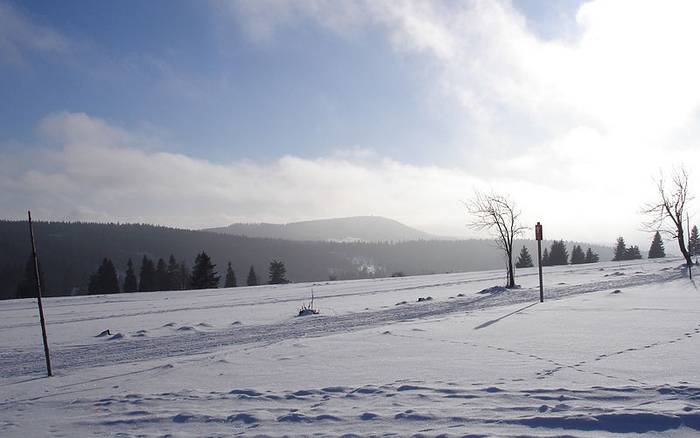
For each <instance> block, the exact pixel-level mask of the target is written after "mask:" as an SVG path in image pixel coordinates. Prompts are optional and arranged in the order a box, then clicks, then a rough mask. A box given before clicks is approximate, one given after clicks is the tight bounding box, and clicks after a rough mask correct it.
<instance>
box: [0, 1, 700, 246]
mask: <svg viewBox="0 0 700 438" xmlns="http://www.w3.org/2000/svg"><path fill="white" fill-rule="evenodd" d="M698 21H700V5H699V4H698V3H697V2H694V1H692V0H689V1H679V2H677V3H674V4H673V6H668V4H666V3H665V2H663V1H660V0H640V1H638V2H625V1H620V0H608V1H606V0H590V1H585V2H584V1H568V0H563V1H556V2H550V1H538V0H514V1H508V0H492V1H491V0H490V1H486V0H471V1H432V2H422V1H398V0H397V1H383V0H373V1H368V0H355V1H329V0H298V1H293V2H292V1H289V2H282V1H274V0H258V1H253V0H247V1H232V2H204V1H197V2H195V1H148V2H141V1H138V2H137V1H120V2H93V1H67V2H53V1H31V2H14V1H8V0H0V78H1V79H2V80H0V95H1V96H2V104H0V152H2V160H0V193H1V195H0V211H3V213H4V216H5V217H9V218H14V217H21V216H22V215H23V214H24V212H25V211H26V209H27V208H30V207H31V208H33V209H35V210H36V211H37V214H40V217H44V218H46V219H55V220H98V221H105V220H114V221H122V222H152V223H159V224H165V225H173V226H182V227H191V228H198V227H207V226H219V225H225V224H227V223H231V222H239V221H241V222H259V221H268V222H289V221H296V220H306V219H314V218H321V217H339V216H350V215H367V214H375V215H382V216H387V217H392V218H394V219H397V220H400V221H403V222H405V223H407V224H409V225H412V226H415V227H418V228H422V229H425V230H426V231H430V232H433V233H436V234H447V235H459V236H471V235H474V233H473V232H471V231H469V230H468V229H466V228H465V226H464V224H465V223H466V222H467V220H468V218H467V217H466V215H465V212H464V206H463V204H462V202H461V201H463V200H464V199H467V198H469V197H470V196H471V195H472V194H473V192H474V190H482V191H496V192H499V193H504V194H507V195H509V196H511V197H512V198H513V199H515V200H517V203H518V205H520V207H521V210H522V211H523V220H524V221H526V222H527V223H530V222H532V223H534V222H536V221H537V220H540V221H542V222H543V223H547V224H548V228H547V229H548V230H551V232H552V235H551V237H558V238H565V239H578V240H589V241H594V242H602V243H606V242H608V241H610V242H613V241H614V239H615V238H616V237H617V236H618V235H620V234H624V235H625V236H626V237H627V240H629V241H630V242H631V243H637V242H639V243H643V242H644V241H645V240H646V239H647V236H646V235H645V234H643V233H641V232H640V231H639V228H640V223H641V222H642V220H643V218H641V217H640V216H639V210H640V205H641V204H642V203H643V202H645V201H648V197H649V193H653V190H654V186H653V179H652V176H653V175H656V174H658V172H660V171H666V172H668V171H669V170H670V169H672V168H673V167H674V166H678V165H679V164H681V160H680V159H679V158H678V157H684V159H685V160H690V161H693V160H694V161H697V160H700V156H698V154H700V122H699V121H700V81H698V80H697V77H699V76H700V60H697V56H695V52H696V51H697V47H695V46H696V44H695V41H698V40H700V28H698V26H697V24H696V23H697V22H698ZM621 29H624V32H622V31H621ZM621 168H624V169H625V171H624V172H620V171H619V169H621ZM693 181H694V180H693ZM183 203H185V204H187V205H197V209H188V210H187V211H183V209H182V205H183ZM581 206H587V208H582V207H581ZM601 211H614V212H615V214H614V215H607V216H602V215H600V214H599V212H601Z"/></svg>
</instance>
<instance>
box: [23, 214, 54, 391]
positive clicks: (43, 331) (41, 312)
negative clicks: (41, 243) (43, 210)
mask: <svg viewBox="0 0 700 438" xmlns="http://www.w3.org/2000/svg"><path fill="white" fill-rule="evenodd" d="M27 216H28V217H29V237H30V238H31V240H32V258H33V259H34V279H35V280H36V296H37V303H38V304H39V321H41V337H42V338H43V340H44V356H45V357H46V372H47V374H48V376H49V377H51V375H52V374H51V356H50V355H49V340H48V338H47V336H46V321H45V320H44V306H43V305H42V304H41V275H39V259H38V258H37V256H36V244H35V243H34V227H32V212H31V211H27Z"/></svg>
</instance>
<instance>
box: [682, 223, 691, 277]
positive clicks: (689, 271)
mask: <svg viewBox="0 0 700 438" xmlns="http://www.w3.org/2000/svg"><path fill="white" fill-rule="evenodd" d="M681 217H682V216H681ZM685 219H686V221H687V222H686V223H687V224H688V242H690V238H691V235H690V213H687V212H686V214H685ZM682 221H683V219H681V228H683V225H682ZM688 246H690V245H688ZM688 252H690V248H688ZM688 258H690V263H688V276H689V277H690V279H691V280H692V279H693V254H689V257H688Z"/></svg>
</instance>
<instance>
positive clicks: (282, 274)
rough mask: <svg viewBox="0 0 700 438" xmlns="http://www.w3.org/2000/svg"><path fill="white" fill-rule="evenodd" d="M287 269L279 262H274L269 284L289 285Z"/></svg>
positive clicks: (271, 266)
mask: <svg viewBox="0 0 700 438" xmlns="http://www.w3.org/2000/svg"><path fill="white" fill-rule="evenodd" d="M286 275H287V268H286V267H285V266H284V263H282V262H281V261H279V260H273V261H271V262H270V270H269V277H268V282H269V284H286V283H289V280H287V277H286Z"/></svg>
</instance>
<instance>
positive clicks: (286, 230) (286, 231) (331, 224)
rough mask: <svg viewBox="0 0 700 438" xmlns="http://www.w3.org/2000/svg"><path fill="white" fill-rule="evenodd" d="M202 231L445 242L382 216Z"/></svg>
mask: <svg viewBox="0 0 700 438" xmlns="http://www.w3.org/2000/svg"><path fill="white" fill-rule="evenodd" d="M202 231H209V232H215V233H223V234H232V235H237V236H246V237H262V238H268V239H284V240H297V241H335V242H405V241H411V240H438V239H440V240H441V239H444V238H442V237H439V236H435V235H432V234H429V233H426V232H423V231H420V230H417V229H415V228H412V227H409V226H408V225H404V224H402V223H401V222H398V221H395V220H393V219H388V218H385V217H381V216H354V217H344V218H335V219H319V220H311V221H303V222H291V223H288V224H269V223H259V224H246V223H236V224H231V225H229V226H226V227H218V228H207V229H204V230H202Z"/></svg>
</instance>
